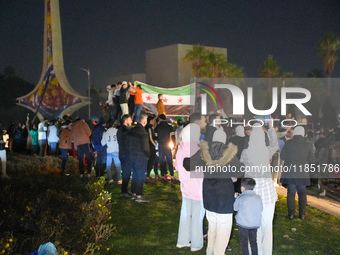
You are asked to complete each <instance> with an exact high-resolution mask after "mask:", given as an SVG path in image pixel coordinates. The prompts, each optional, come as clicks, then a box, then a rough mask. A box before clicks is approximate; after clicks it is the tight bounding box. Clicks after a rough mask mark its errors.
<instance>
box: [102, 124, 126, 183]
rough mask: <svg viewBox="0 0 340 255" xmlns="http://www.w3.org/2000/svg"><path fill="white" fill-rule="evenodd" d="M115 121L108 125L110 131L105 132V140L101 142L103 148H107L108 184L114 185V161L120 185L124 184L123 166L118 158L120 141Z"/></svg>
mask: <svg viewBox="0 0 340 255" xmlns="http://www.w3.org/2000/svg"><path fill="white" fill-rule="evenodd" d="M113 124H114V121H113V120H110V121H109V122H108V123H107V125H108V130H107V131H106V132H104V134H103V138H102V140H101V144H102V146H105V145H106V146H107V149H106V150H107V156H106V173H107V177H108V183H110V184H111V183H113V179H112V172H111V165H112V161H114V164H115V166H116V177H117V180H118V184H121V183H122V174H121V164H120V160H119V157H118V153H119V147H118V140H117V131H118V129H116V128H115V127H114V126H113Z"/></svg>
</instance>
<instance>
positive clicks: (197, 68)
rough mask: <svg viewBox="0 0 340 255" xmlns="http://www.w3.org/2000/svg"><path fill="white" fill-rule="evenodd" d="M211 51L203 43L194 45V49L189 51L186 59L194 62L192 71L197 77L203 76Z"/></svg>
mask: <svg viewBox="0 0 340 255" xmlns="http://www.w3.org/2000/svg"><path fill="white" fill-rule="evenodd" d="M208 53H209V51H208V50H207V49H206V48H205V47H204V46H201V45H194V46H193V47H192V50H190V51H188V53H187V54H186V55H185V57H184V60H186V61H191V62H192V72H193V73H194V75H195V76H196V77H201V72H202V67H203V66H204V65H205V63H204V62H205V61H206V58H207V55H208Z"/></svg>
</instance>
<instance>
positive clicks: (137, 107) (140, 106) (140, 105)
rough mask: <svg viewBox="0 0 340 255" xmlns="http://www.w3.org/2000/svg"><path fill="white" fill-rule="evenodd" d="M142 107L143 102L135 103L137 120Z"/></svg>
mask: <svg viewBox="0 0 340 255" xmlns="http://www.w3.org/2000/svg"><path fill="white" fill-rule="evenodd" d="M142 108H143V105H142V104H135V121H138V118H139V116H140V113H141V111H142Z"/></svg>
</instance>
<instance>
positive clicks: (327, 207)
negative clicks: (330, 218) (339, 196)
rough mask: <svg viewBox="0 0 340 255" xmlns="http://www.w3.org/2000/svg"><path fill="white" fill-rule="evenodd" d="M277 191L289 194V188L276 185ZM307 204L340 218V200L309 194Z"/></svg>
mask: <svg viewBox="0 0 340 255" xmlns="http://www.w3.org/2000/svg"><path fill="white" fill-rule="evenodd" d="M276 191H277V193H278V194H280V195H284V196H287V189H286V188H284V187H282V186H280V187H276ZM307 193H308V192H307ZM296 199H297V195H296ZM307 204H308V205H309V206H311V207H314V208H317V209H320V210H322V211H324V212H327V213H329V214H332V215H334V216H336V217H338V218H340V202H338V201H335V200H333V199H330V198H327V197H326V198H323V197H319V196H315V195H307Z"/></svg>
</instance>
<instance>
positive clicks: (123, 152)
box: [117, 114, 132, 197]
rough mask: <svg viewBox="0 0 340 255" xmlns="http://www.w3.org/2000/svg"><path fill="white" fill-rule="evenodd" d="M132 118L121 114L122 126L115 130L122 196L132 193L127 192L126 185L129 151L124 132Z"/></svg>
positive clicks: (129, 170)
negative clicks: (120, 169)
mask: <svg viewBox="0 0 340 255" xmlns="http://www.w3.org/2000/svg"><path fill="white" fill-rule="evenodd" d="M131 124H132V119H131V116H130V115H129V114H125V115H123V116H122V126H121V127H120V128H119V129H118V131H117V139H118V145H119V160H120V163H121V167H122V179H123V182H122V195H123V196H124V197H131V196H132V195H131V194H130V193H129V192H128V185H129V181H130V176H131V162H130V157H129V151H128V149H127V144H126V132H127V131H129V129H130V128H129V127H131Z"/></svg>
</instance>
